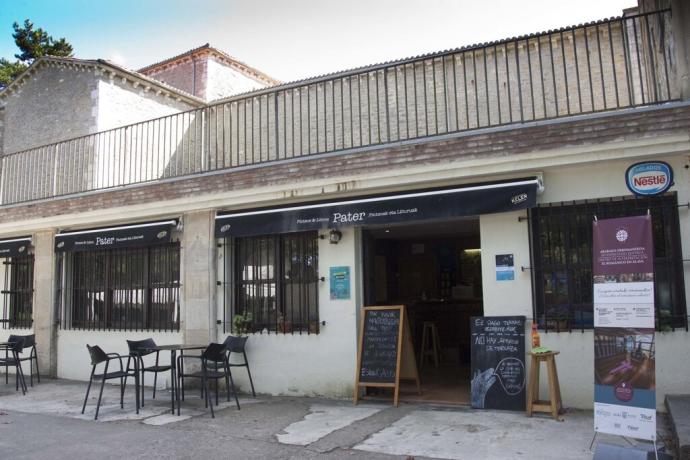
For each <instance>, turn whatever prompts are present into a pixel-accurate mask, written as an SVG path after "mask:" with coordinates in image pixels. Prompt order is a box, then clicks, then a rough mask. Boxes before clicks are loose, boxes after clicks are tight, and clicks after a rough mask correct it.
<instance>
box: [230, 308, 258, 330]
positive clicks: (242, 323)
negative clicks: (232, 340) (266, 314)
mask: <svg viewBox="0 0 690 460" xmlns="http://www.w3.org/2000/svg"><path fill="white" fill-rule="evenodd" d="M252 320H253V318H252V314H251V313H249V312H247V313H245V314H243V315H242V314H236V315H234V316H233V317H232V330H233V332H234V333H235V334H237V335H240V336H241V335H245V334H247V333H249V330H250V328H251V324H252Z"/></svg>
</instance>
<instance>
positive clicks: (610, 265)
mask: <svg viewBox="0 0 690 460" xmlns="http://www.w3.org/2000/svg"><path fill="white" fill-rule="evenodd" d="M593 241H594V254H593V256H594V257H593V267H592V268H593V277H594V280H593V281H594V283H593V288H594V295H593V300H594V430H595V432H599V433H609V434H614V435H620V436H625V437H630V438H637V439H645V440H651V441H656V391H655V388H656V378H655V346H654V314H655V313H654V245H653V238H652V218H651V216H650V215H646V216H636V217H624V218H619V219H606V220H599V221H595V222H594V223H593Z"/></svg>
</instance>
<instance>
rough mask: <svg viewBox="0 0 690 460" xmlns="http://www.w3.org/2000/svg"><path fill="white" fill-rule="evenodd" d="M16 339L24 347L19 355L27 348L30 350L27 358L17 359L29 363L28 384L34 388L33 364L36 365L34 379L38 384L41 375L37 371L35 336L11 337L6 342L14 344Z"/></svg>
mask: <svg viewBox="0 0 690 460" xmlns="http://www.w3.org/2000/svg"><path fill="white" fill-rule="evenodd" d="M18 338H21V339H23V340H24V345H23V348H22V350H21V351H20V352H19V353H20V354H21V353H23V352H24V350H26V349H27V348H30V349H31V350H30V351H29V356H24V357H21V356H20V357H19V361H29V382H30V384H31V386H34V363H36V378H37V379H38V383H41V374H40V373H39V371H38V352H37V351H36V335H35V334H29V335H11V336H10V337H9V338H8V339H7V341H8V342H15V341H16V340H17V339H18ZM7 357H8V356H7V353H5V358H7ZM5 383H7V366H5Z"/></svg>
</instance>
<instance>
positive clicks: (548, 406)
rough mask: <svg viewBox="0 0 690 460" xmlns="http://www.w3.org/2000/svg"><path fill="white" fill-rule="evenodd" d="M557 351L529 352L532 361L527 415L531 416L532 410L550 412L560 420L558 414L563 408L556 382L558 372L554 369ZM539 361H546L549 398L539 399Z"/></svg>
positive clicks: (559, 388) (558, 386)
mask: <svg viewBox="0 0 690 460" xmlns="http://www.w3.org/2000/svg"><path fill="white" fill-rule="evenodd" d="M558 353H559V352H558V351H549V352H546V353H533V352H531V351H530V352H529V354H530V355H531V356H532V363H531V367H530V372H529V387H528V390H527V416H528V417H531V416H532V413H533V412H546V413H549V412H550V413H551V416H553V418H554V419H556V420H558V421H560V422H562V421H563V418H562V417H560V416H559V415H558V414H559V412H560V411H561V409H563V402H562V401H561V387H560V384H559V383H558V372H557V371H556V355H557V354H558ZM541 363H546V371H547V373H548V376H549V400H548V401H540V400H539V367H540V366H541Z"/></svg>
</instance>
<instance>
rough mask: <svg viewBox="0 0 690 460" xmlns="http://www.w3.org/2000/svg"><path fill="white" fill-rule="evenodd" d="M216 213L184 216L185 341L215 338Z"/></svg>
mask: <svg viewBox="0 0 690 460" xmlns="http://www.w3.org/2000/svg"><path fill="white" fill-rule="evenodd" d="M213 223H214V213H213V212H211V211H201V212H193V213H188V214H185V215H184V216H183V225H184V228H183V230H182V240H181V244H182V254H181V255H182V258H181V265H182V267H181V269H182V289H181V291H182V292H181V299H182V305H181V314H182V324H181V329H182V332H183V334H184V341H185V342H186V343H194V344H197V343H201V344H206V343H209V342H211V341H215V340H216V338H217V337H216V335H217V334H216V330H217V328H216V316H217V315H216V301H215V296H216V271H217V270H216V266H215V257H214V254H215V238H214V235H213V231H214V227H213Z"/></svg>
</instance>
